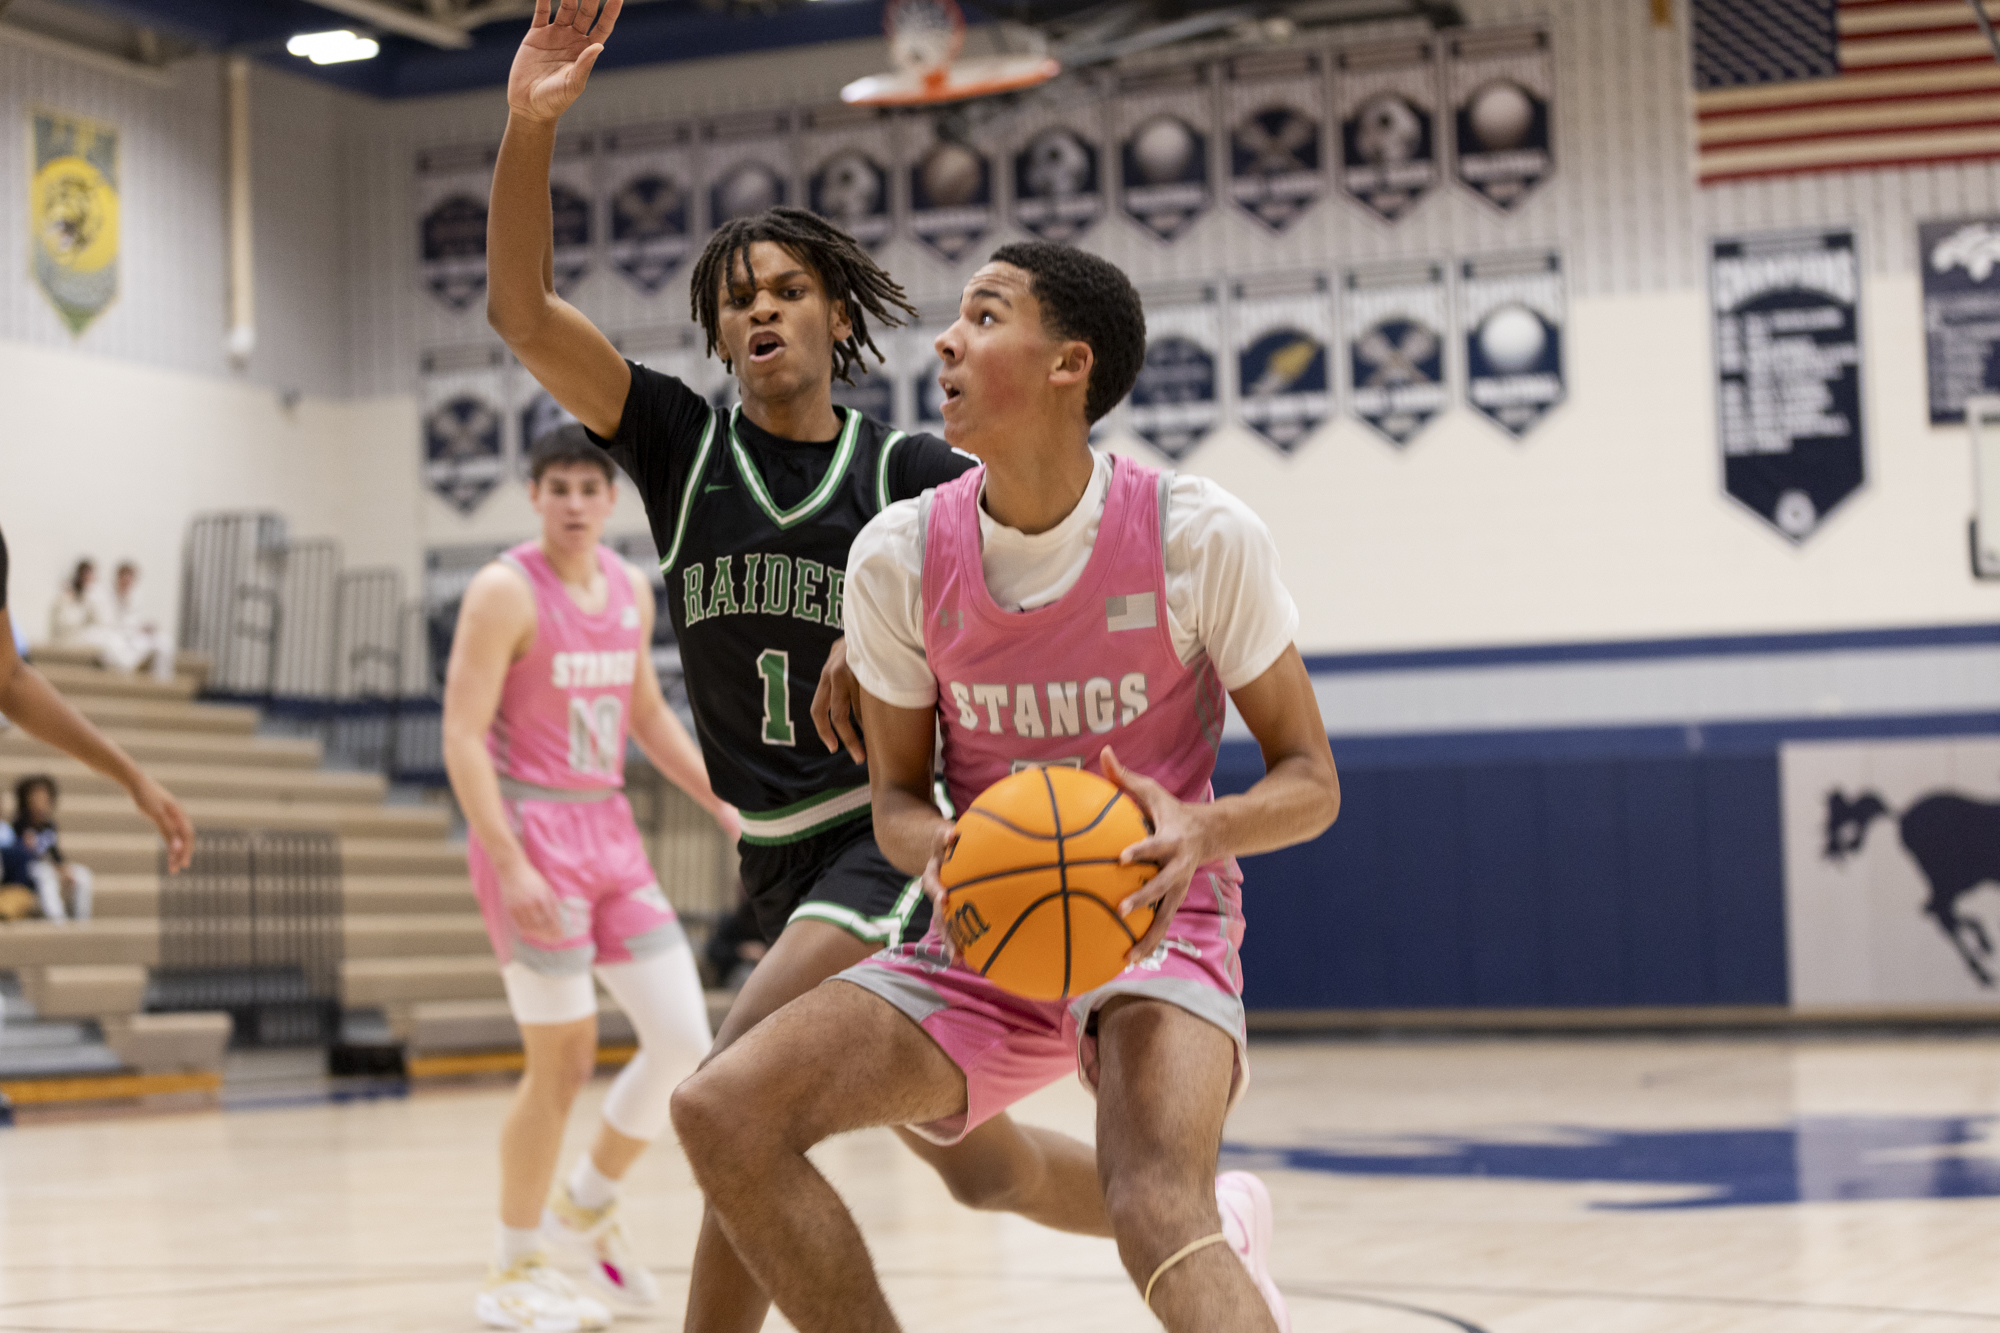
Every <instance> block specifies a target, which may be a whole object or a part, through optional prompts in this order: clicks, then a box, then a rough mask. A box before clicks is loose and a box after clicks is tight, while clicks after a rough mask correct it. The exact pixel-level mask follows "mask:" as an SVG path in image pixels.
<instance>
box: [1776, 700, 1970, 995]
mask: <svg viewBox="0 0 2000 1333" xmlns="http://www.w3.org/2000/svg"><path fill="white" fill-rule="evenodd" d="M1778 772H1779V783H1780V792H1781V793H1782V794H1781V798H1780V799H1781V802H1782V810H1783V816H1782V817H1783V820H1784V848H1785V946H1786V953H1787V955H1788V957H1787V962H1788V967H1787V972H1788V973H1789V975H1790V979H1791V1001H1792V1003H1793V1004H1794V1005H1795V1006H1798V1007H1801V1008H1835V1007H1844V1008H1875V1007H1881V1006H1895V1005H1909V1006H1921V1007H1927V1008H1937V1007H1940V1006H1950V1007H1960V1006H1975V1005H1976V1006H1979V1007H1982V1008H1990V1007H1993V1006H2000V955H1996V953H1995V946H1996V944H2000V911H1996V910H1995V907H1996V901H1995V898H1994V895H1993V892H1992V888H1993V885H1994V884H1995V883H2000V740H1995V739H1993V738H1992V737H1990V736H1982V737H1943V738H1937V739H1924V740H1879V741H1838V742H1819V741H1812V742H1791V743H1787V744H1785V745H1782V746H1780V747H1779V750H1778Z"/></svg>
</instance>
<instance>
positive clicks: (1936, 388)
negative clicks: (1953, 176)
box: [1917, 218, 2000, 426]
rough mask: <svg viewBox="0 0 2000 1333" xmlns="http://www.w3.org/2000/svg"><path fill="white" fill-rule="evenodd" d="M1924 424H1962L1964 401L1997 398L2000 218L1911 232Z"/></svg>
mask: <svg viewBox="0 0 2000 1333" xmlns="http://www.w3.org/2000/svg"><path fill="white" fill-rule="evenodd" d="M1917 254H1918V255H1919V256H1920V261H1919V264H1918V267H1919V268H1921V269H1922V270H1923V275H1924V351H1925V359H1926V361H1927V363H1928V367H1929V372H1930V373H1929V382H1930V402H1931V424H1932V425H1933V426H1945V425H1954V424H1956V423H1958V422H1962V421H1964V420H1965V400H1966V399H1967V398H1970V397H1972V396H1973V395H1974V394H1986V393H2000V218H1977V219H1971V220H1967V221H1961V222H1926V223H1924V224H1922V225H1921V226H1919V227H1918V228H1917Z"/></svg>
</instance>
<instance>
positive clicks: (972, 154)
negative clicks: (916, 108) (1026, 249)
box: [903, 119, 1000, 264]
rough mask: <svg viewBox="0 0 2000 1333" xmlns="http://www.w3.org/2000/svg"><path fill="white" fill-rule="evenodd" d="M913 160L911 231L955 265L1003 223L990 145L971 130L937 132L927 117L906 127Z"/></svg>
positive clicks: (907, 152)
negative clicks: (972, 133)
mask: <svg viewBox="0 0 2000 1333" xmlns="http://www.w3.org/2000/svg"><path fill="white" fill-rule="evenodd" d="M903 132H904V134H905V135H907V136H908V137H907V138H906V139H905V140H904V143H905V160H907V161H908V162H909V164H910V167H909V181H910V235H911V236H913V237H915V238H916V239H917V241H918V242H919V243H920V244H922V245H924V246H925V247H927V248H928V249H930V250H931V251H932V252H933V253H935V254H936V255H937V256H938V257H939V258H941V259H943V260H944V261H945V262H946V263H949V264H957V263H959V262H960V261H961V260H966V259H968V258H969V257H970V256H971V255H972V251H973V250H974V249H975V248H976V247H978V246H979V244H980V243H981V242H982V241H984V240H985V239H986V238H987V237H988V236H990V235H992V234H993V229H994V228H995V227H996V226H997V225H998V224H999V221H1000V209H999V190H998V185H999V182H998V181H997V180H996V179H995V175H996V173H997V170H998V168H997V166H996V164H995V161H994V153H993V151H992V148H991V146H990V145H988V144H987V143H985V142H984V141H983V140H982V139H981V138H978V137H975V136H972V135H963V136H956V135H952V136H948V135H945V134H942V133H939V132H938V131H937V129H936V127H934V126H933V124H932V122H931V121H929V120H928V119H925V120H914V121H911V122H909V123H908V124H907V125H905V126H904V130H903Z"/></svg>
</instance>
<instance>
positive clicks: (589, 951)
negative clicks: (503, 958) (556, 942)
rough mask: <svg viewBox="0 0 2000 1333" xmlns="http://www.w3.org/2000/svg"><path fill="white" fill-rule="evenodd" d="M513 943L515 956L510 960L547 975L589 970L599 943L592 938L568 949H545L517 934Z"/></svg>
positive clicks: (556, 975) (571, 973)
mask: <svg viewBox="0 0 2000 1333" xmlns="http://www.w3.org/2000/svg"><path fill="white" fill-rule="evenodd" d="M513 945H514V948H513V954H514V956H513V957H512V958H510V959H509V960H508V961H509V962H514V963H519V964H520V965H521V966H522V967H525V968H527V969H528V970H529V971H530V972H538V973H540V974H541V975H542V976H545V977H573V976H575V975H576V974H577V973H579V972H588V971H590V965H591V964H592V963H593V962H595V961H596V959H597V945H596V943H595V942H594V941H591V940H586V941H584V942H583V943H582V944H573V945H571V946H570V947H569V948H567V949H543V948H539V947H537V946H536V945H533V944H530V943H528V942H527V941H526V940H524V939H521V938H520V937H519V936H516V937H515V938H514V941H513Z"/></svg>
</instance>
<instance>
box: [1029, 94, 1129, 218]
mask: <svg viewBox="0 0 2000 1333" xmlns="http://www.w3.org/2000/svg"><path fill="white" fill-rule="evenodd" d="M1015 125H1016V138H1015V148H1014V154H1013V171H1014V190H1013V201H1012V202H1013V215H1014V225H1015V226H1017V227H1019V228H1020V229H1021V230H1022V231H1025V232H1027V233H1028V234H1029V235H1030V236H1034V237H1036V238H1038V239H1040V240H1044V241H1054V242H1055V243H1056V244H1058V245H1070V244H1074V243H1075V241H1076V239H1077V237H1079V236H1081V235H1083V234H1084V233H1085V232H1087V231H1089V230H1090V229H1091V228H1092V227H1094V226H1096V225H1097V222H1098V219H1100V218H1102V217H1103V216H1104V214H1105V211H1106V209H1108V208H1109V206H1110V205H1109V202H1108V201H1109V198H1110V189H1111V187H1110V161H1111V159H1110V157H1109V155H1108V154H1107V151H1106V149H1105V146H1104V104H1103V103H1102V102H1099V101H1096V100H1092V101H1090V102H1086V103H1083V104H1081V105H1070V106H1045V105H1042V104H1040V103H1036V104H1034V106H1033V108H1032V109H1029V108H1025V107H1024V108H1023V110H1022V112H1021V115H1020V118H1019V119H1018V120H1017V121H1016V122H1015Z"/></svg>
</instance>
